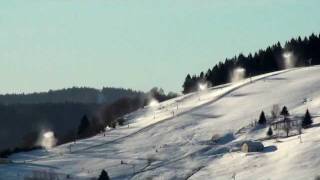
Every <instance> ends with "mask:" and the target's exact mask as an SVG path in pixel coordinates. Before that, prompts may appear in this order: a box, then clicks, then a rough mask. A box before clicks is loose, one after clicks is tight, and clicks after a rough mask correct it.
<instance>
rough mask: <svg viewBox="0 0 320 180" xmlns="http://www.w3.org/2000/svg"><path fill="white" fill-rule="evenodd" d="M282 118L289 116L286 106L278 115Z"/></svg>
mask: <svg viewBox="0 0 320 180" xmlns="http://www.w3.org/2000/svg"><path fill="white" fill-rule="evenodd" d="M280 114H281V115H282V116H290V113H289V111H288V108H287V106H283V108H282V111H281V113H280Z"/></svg>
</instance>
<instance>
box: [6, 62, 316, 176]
mask: <svg viewBox="0 0 320 180" xmlns="http://www.w3.org/2000/svg"><path fill="white" fill-rule="evenodd" d="M306 99H308V101H307V102H306V101H305V100H306ZM274 104H279V105H280V106H282V105H286V106H287V107H288V109H289V111H290V113H291V114H295V115H302V114H304V112H305V110H306V109H307V108H309V110H310V112H311V114H312V115H313V116H314V117H315V118H314V121H315V123H314V124H315V125H314V127H313V128H310V129H307V130H304V131H303V135H302V140H303V142H302V143H300V140H299V139H298V138H297V136H293V137H290V138H283V139H280V142H275V140H265V141H263V144H264V145H265V146H266V148H265V151H264V152H261V153H251V154H245V153H242V152H239V151H237V148H238V146H239V143H241V141H243V140H248V139H259V138H262V137H264V136H265V133H266V129H262V130H258V131H241V133H239V129H242V128H243V127H247V126H248V125H249V124H250V123H251V122H252V121H253V120H255V119H257V118H258V117H259V114H260V112H261V111H262V110H264V111H265V112H266V114H267V115H269V114H270V110H271V108H272V105H274ZM318 113H320V66H314V67H307V68H295V69H289V70H284V71H279V72H274V73H269V74H265V75H261V76H257V77H253V78H252V79H245V80H243V81H241V82H237V83H233V84H227V85H223V86H220V87H214V88H211V89H208V90H204V91H201V92H197V93H191V94H188V95H184V96H181V97H178V98H176V99H172V100H169V101H166V102H163V103H161V104H159V105H158V106H154V107H146V108H144V109H140V110H138V111H136V112H134V113H131V114H129V115H128V116H127V118H128V119H129V121H128V125H125V126H123V127H120V128H117V129H113V130H108V131H107V132H106V133H105V136H104V134H99V135H97V136H95V137H92V138H88V139H85V140H81V141H78V142H76V144H74V143H70V144H64V145H61V146H58V147H55V148H53V149H51V150H49V151H48V152H46V151H45V150H36V151H32V152H28V153H19V154H16V155H13V156H11V157H10V159H12V160H13V162H14V163H12V164H7V165H0V179H1V180H2V179H5V180H11V179H12V180H13V179H14V180H15V179H18V180H19V179H23V177H24V176H26V175H30V174H32V173H33V172H34V171H50V172H56V173H59V174H60V175H61V178H63V177H66V175H67V174H69V175H71V178H73V179H90V178H91V177H97V176H98V175H99V174H100V172H101V170H102V169H105V170H107V171H108V173H109V176H110V177H111V179H232V178H233V177H235V178H236V179H253V180H255V179H289V178H290V179H314V177H315V176H316V175H320V127H318V126H317V124H318V123H319V122H320V121H319V120H318V118H317V116H318V115H319V114H318ZM214 134H218V135H219V136H220V137H221V139H220V141H219V143H218V144H213V143H211V141H210V139H211V137H212V136H213V135H214ZM70 147H71V151H70Z"/></svg>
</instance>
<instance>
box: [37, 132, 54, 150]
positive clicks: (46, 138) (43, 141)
mask: <svg viewBox="0 0 320 180" xmlns="http://www.w3.org/2000/svg"><path fill="white" fill-rule="evenodd" d="M39 143H40V145H41V146H42V147H44V148H45V149H51V148H52V147H54V146H55V145H56V144H57V139H56V138H55V136H54V133H53V132H52V131H45V132H43V133H41V137H40V142H39Z"/></svg>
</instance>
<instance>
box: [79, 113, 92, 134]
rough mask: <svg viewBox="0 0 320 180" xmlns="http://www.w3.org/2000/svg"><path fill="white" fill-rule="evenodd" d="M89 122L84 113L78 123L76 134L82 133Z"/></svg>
mask: <svg viewBox="0 0 320 180" xmlns="http://www.w3.org/2000/svg"><path fill="white" fill-rule="evenodd" d="M89 126H90V122H89V119H88V117H87V115H84V116H83V117H82V119H81V122H80V125H79V127H78V135H80V136H81V135H83V134H84V133H85V132H86V131H87V130H88V128H89Z"/></svg>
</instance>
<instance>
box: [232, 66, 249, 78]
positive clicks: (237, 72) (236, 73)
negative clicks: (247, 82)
mask: <svg viewBox="0 0 320 180" xmlns="http://www.w3.org/2000/svg"><path fill="white" fill-rule="evenodd" d="M245 77H246V70H245V69H244V68H242V67H237V68H235V69H234V70H233V71H232V73H231V79H230V80H231V82H237V81H241V80H243V79H244V78H245Z"/></svg>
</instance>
